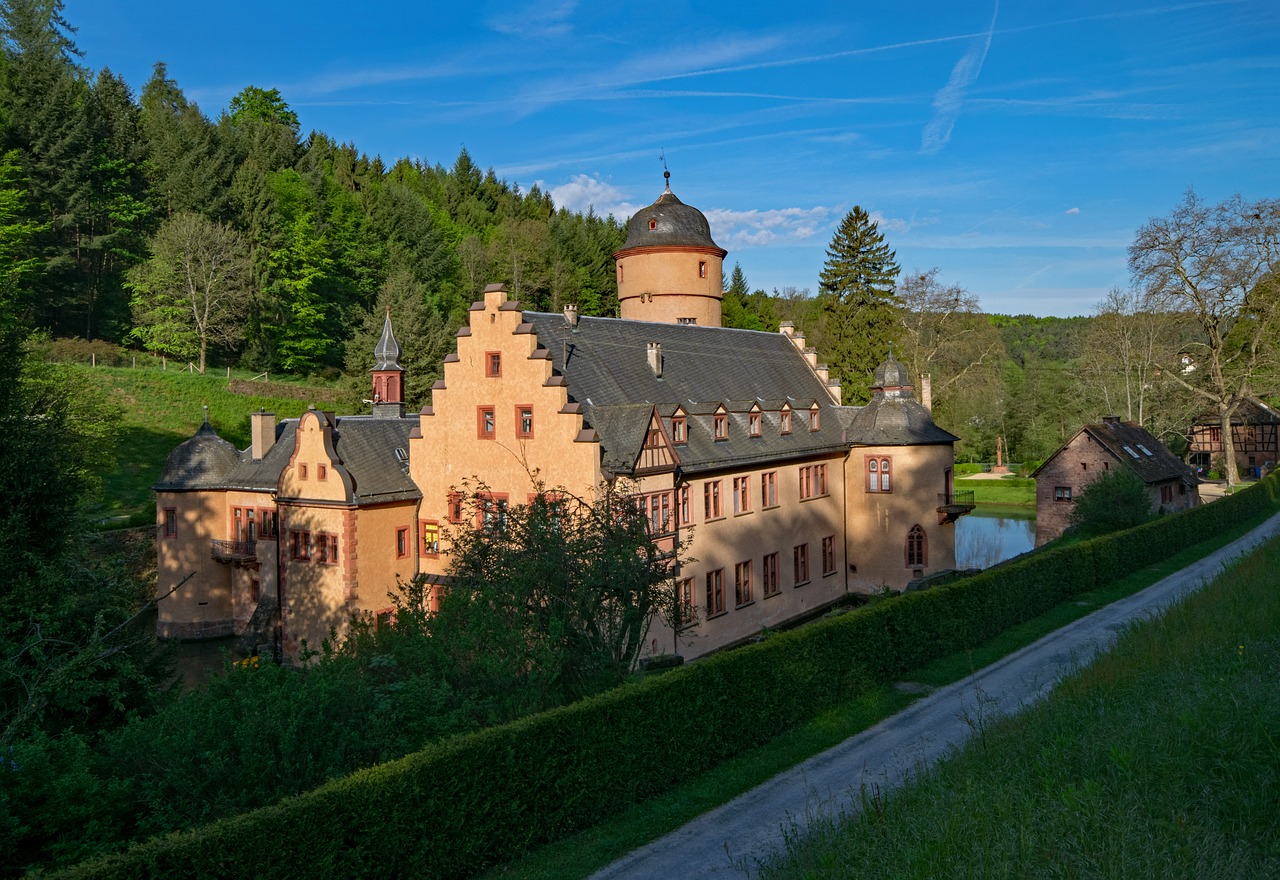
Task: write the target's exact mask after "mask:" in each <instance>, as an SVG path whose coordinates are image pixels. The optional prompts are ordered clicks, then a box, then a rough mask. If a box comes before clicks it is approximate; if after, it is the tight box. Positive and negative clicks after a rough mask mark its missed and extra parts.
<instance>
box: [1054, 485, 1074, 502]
mask: <svg viewBox="0 0 1280 880" xmlns="http://www.w3.org/2000/svg"><path fill="white" fill-rule="evenodd" d="M1053 500H1054V501H1070V500H1071V487H1070V486H1054V487H1053Z"/></svg>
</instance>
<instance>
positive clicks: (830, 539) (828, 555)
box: [822, 535, 836, 575]
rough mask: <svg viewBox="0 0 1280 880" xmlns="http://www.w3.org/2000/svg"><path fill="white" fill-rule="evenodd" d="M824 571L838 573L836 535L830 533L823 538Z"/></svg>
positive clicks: (826, 573) (825, 572)
mask: <svg viewBox="0 0 1280 880" xmlns="http://www.w3.org/2000/svg"><path fill="white" fill-rule="evenodd" d="M822 573H823V574H824V575H828V574H835V573H836V536H835V535H828V536H827V537H825V538H823V539H822Z"/></svg>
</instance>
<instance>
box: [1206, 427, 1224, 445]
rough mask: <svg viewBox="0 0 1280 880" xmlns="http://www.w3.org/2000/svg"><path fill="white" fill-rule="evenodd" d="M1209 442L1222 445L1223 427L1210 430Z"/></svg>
mask: <svg viewBox="0 0 1280 880" xmlns="http://www.w3.org/2000/svg"><path fill="white" fill-rule="evenodd" d="M1209 442H1210V443H1221V442H1222V428H1221V427H1217V428H1210V429H1209Z"/></svg>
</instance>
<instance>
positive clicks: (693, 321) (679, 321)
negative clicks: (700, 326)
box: [676, 318, 698, 324]
mask: <svg viewBox="0 0 1280 880" xmlns="http://www.w3.org/2000/svg"><path fill="white" fill-rule="evenodd" d="M676 323H677V324H696V323H698V319H697V318H676Z"/></svg>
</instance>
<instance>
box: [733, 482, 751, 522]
mask: <svg viewBox="0 0 1280 880" xmlns="http://www.w3.org/2000/svg"><path fill="white" fill-rule="evenodd" d="M733 512H734V514H735V515H737V514H743V513H750V512H751V477H750V476H742V477H734V478H733Z"/></svg>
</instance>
